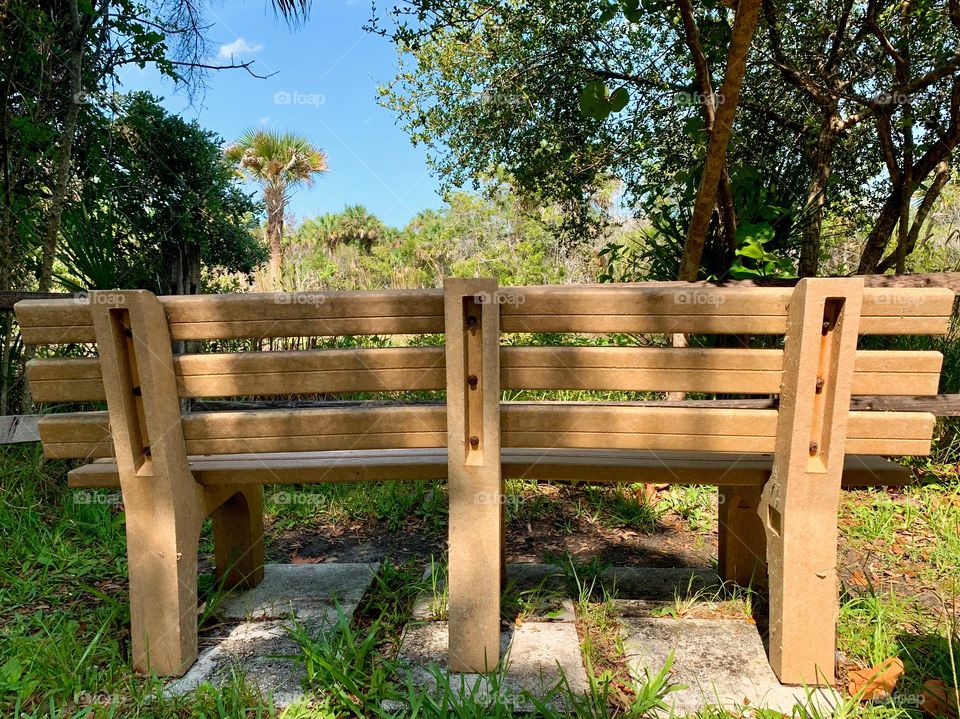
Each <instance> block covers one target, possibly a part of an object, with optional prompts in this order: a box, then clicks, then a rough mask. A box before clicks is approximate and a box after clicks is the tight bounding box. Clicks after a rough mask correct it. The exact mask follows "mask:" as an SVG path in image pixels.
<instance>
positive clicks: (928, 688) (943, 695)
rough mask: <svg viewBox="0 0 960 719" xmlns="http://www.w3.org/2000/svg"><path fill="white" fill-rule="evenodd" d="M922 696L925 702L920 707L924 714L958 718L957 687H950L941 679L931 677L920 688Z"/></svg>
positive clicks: (952, 718)
mask: <svg viewBox="0 0 960 719" xmlns="http://www.w3.org/2000/svg"><path fill="white" fill-rule="evenodd" d="M920 696H921V697H922V698H923V703H922V704H921V705H920V708H921V709H922V710H923V713H924V714H929V715H930V716H933V717H945V718H946V719H957V716H958V713H960V711H958V708H957V690H956V688H955V687H948V686H947V685H946V683H945V682H943V681H942V680H940V679H931V680H930V681H927V682H924V683H923V688H922V689H921V690H920Z"/></svg>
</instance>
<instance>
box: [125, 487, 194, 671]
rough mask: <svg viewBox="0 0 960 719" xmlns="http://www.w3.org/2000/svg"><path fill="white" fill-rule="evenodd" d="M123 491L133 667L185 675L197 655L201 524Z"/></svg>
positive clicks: (166, 507)
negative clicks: (134, 499)
mask: <svg viewBox="0 0 960 719" xmlns="http://www.w3.org/2000/svg"><path fill="white" fill-rule="evenodd" d="M129 494H130V493H129V492H126V491H125V492H124V504H125V508H126V522H127V559H128V563H129V575H130V640H131V644H132V653H133V668H134V670H135V671H137V672H140V673H143V674H157V675H162V676H180V675H182V674H183V673H184V672H185V671H186V670H187V669H189V668H190V666H191V665H192V664H193V662H194V661H195V660H196V658H197V550H198V544H199V539H200V522H198V521H196V519H195V517H191V516H189V515H180V516H178V515H177V514H175V513H174V512H173V511H171V510H172V508H171V507H169V506H164V505H165V504H166V503H165V502H162V501H157V502H155V503H154V502H151V501H150V499H149V498H141V499H140V501H131V499H132V498H129V497H128V495H129Z"/></svg>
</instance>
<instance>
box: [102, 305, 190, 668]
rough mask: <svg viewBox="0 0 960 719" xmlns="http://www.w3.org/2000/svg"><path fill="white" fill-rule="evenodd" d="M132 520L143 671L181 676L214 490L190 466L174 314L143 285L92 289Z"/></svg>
mask: <svg viewBox="0 0 960 719" xmlns="http://www.w3.org/2000/svg"><path fill="white" fill-rule="evenodd" d="M90 313H91V315H92V317H93V326H94V330H95V332H96V338H97V347H98V350H99V352H100V364H101V371H102V373H103V385H104V390H105V393H106V397H107V406H108V410H109V415H110V429H111V434H112V436H113V443H114V451H115V454H116V459H117V469H118V472H119V475H120V489H121V492H122V494H123V503H124V509H125V512H126V524H127V559H128V563H129V576H130V625H131V626H130V629H131V631H130V634H131V643H132V650H133V667H134V669H135V670H136V671H138V672H143V673H155V674H159V675H177V676H179V675H181V674H183V673H184V672H185V671H186V670H187V669H188V668H189V667H190V665H191V664H193V662H194V660H195V659H196V657H197V545H198V542H199V537H200V527H201V525H202V523H203V520H204V518H205V516H206V511H205V504H204V490H203V487H201V486H200V485H198V484H197V483H196V482H195V481H194V479H193V476H192V475H191V474H190V470H189V466H188V464H187V453H186V447H185V444H184V439H183V428H182V425H181V418H180V402H179V399H178V396H177V381H176V377H175V374H174V369H173V356H172V352H171V345H170V335H169V331H168V329H167V320H166V316H165V314H164V311H163V307H162V306H161V305H160V302H159V301H158V300H157V298H156V297H154V296H153V295H152V294H151V293H150V292H146V291H143V290H130V291H118V292H113V291H100V292H91V294H90Z"/></svg>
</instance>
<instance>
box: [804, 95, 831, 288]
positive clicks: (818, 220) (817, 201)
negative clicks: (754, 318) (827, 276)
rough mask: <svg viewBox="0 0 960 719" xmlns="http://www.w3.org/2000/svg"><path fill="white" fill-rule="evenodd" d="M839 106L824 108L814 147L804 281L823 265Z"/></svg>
mask: <svg viewBox="0 0 960 719" xmlns="http://www.w3.org/2000/svg"><path fill="white" fill-rule="evenodd" d="M838 119H839V118H838V117H837V102H836V100H834V101H833V102H832V103H830V105H828V106H827V107H825V108H823V117H822V119H821V121H820V132H819V133H818V134H817V142H816V145H815V146H814V150H813V157H812V158H811V159H812V162H811V165H812V172H811V175H810V183H809V184H808V185H807V203H806V207H807V212H808V213H809V214H808V215H807V221H806V223H804V227H803V233H802V241H801V242H802V244H801V246H800V266H799V272H798V274H799V275H800V277H816V276H817V269H818V267H819V261H820V231H821V228H822V226H823V215H824V213H825V211H826V207H827V186H828V185H829V184H830V175H831V174H832V172H833V149H834V145H835V144H836V141H837V132H836V126H837V121H838Z"/></svg>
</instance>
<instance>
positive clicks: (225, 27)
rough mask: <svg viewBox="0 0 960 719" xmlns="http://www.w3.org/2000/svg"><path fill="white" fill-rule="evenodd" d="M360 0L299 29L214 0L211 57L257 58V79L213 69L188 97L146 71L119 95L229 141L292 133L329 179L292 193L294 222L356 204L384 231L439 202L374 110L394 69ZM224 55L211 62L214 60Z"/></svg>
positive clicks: (392, 124)
mask: <svg viewBox="0 0 960 719" xmlns="http://www.w3.org/2000/svg"><path fill="white" fill-rule="evenodd" d="M369 15H370V4H369V2H366V1H365V0H362V1H361V0H334V1H333V2H330V1H329V0H317V1H316V2H314V3H313V8H312V10H311V14H310V17H309V18H308V20H307V21H306V22H305V23H304V24H303V25H302V27H299V28H293V29H291V28H290V27H288V26H287V24H286V23H285V22H284V21H283V20H282V19H280V18H278V17H276V16H275V15H274V13H273V10H272V9H271V8H270V6H269V3H268V2H267V0H244V1H243V2H234V1H231V2H224V3H222V4H219V3H213V4H211V6H210V10H209V17H208V19H209V20H210V21H211V22H213V23H214V24H213V26H212V27H211V28H210V29H209V31H208V35H209V38H210V41H211V43H210V45H211V53H212V54H213V55H214V56H215V57H214V58H212V59H213V60H215V61H218V62H224V61H227V62H229V58H230V55H231V53H232V55H233V58H234V60H235V61H237V62H240V61H247V60H255V62H254V64H253V66H252V69H253V70H255V71H256V72H257V73H258V74H262V75H267V74H270V73H276V74H274V75H273V76H272V77H270V78H268V79H266V80H259V79H257V78H255V77H252V76H250V75H249V74H248V73H246V72H245V71H243V70H225V71H218V72H212V73H211V74H210V76H209V78H208V88H207V90H206V92H205V93H204V94H203V95H202V96H198V97H196V98H195V100H194V104H193V106H192V107H191V106H190V103H189V100H188V98H187V97H186V96H185V95H183V94H178V93H176V92H175V90H174V88H173V86H172V84H171V83H169V82H166V81H165V80H163V79H162V78H160V77H159V76H158V74H157V73H156V71H154V70H151V69H149V68H148V69H146V70H139V69H137V68H131V69H128V70H127V71H126V72H125V73H124V75H123V76H122V78H121V80H122V82H123V89H125V90H128V91H129V90H150V91H151V92H154V93H155V94H158V95H161V96H163V97H164V98H165V99H164V105H165V106H166V107H167V109H168V110H169V111H171V112H175V113H179V114H181V115H183V116H184V117H186V118H188V119H197V120H198V121H199V122H200V123H201V124H202V125H203V126H204V127H207V128H210V129H211V130H214V131H216V132H218V133H219V134H220V135H222V136H223V137H224V138H225V139H226V140H230V139H232V138H234V137H236V136H237V135H239V134H240V133H241V132H243V131H244V130H245V129H248V128H250V127H254V126H264V127H273V128H277V129H289V130H296V131H298V132H301V133H303V134H305V135H306V136H307V137H309V138H310V140H311V141H312V142H313V143H314V144H316V145H319V146H320V147H322V148H324V149H325V150H326V151H327V154H328V158H329V164H330V172H328V173H327V174H325V175H323V176H321V177H320V178H319V180H318V181H317V182H316V183H315V184H314V185H313V187H311V188H300V189H298V190H297V191H296V193H295V194H294V196H293V198H292V200H291V204H290V212H292V213H293V214H294V215H295V216H297V217H298V218H302V217H312V216H314V215H317V214H322V213H324V212H336V211H339V210H342V209H343V207H344V206H345V205H352V204H362V205H365V206H366V207H367V208H368V209H369V210H370V211H371V212H373V213H374V214H376V215H377V216H379V217H380V219H382V220H383V221H385V222H387V223H388V224H390V225H398V226H402V225H403V224H405V223H406V222H407V221H408V220H409V219H410V218H411V217H412V216H413V215H414V214H416V213H417V212H418V211H420V210H421V209H425V208H428V207H440V206H441V205H442V204H443V203H442V200H441V198H440V197H439V195H438V192H437V186H438V183H437V181H436V179H435V178H434V177H432V176H431V174H430V172H429V169H428V168H427V165H426V160H425V154H424V152H423V149H422V148H415V147H413V146H412V145H411V143H410V141H409V139H408V138H407V136H406V134H405V133H404V132H403V130H401V129H400V127H399V126H398V125H397V121H396V117H395V116H394V115H393V113H392V112H391V111H389V110H387V109H385V108H382V107H380V106H379V105H377V102H376V86H377V85H378V84H380V83H383V82H386V81H388V80H390V79H391V78H392V77H393V76H394V74H395V69H396V64H397V59H396V53H395V51H394V48H393V46H392V44H391V43H390V42H389V40H387V39H385V38H382V37H379V36H376V35H371V34H369V33H366V32H364V31H363V29H362V26H363V24H364V22H365V21H366V20H367V19H368V18H369ZM218 54H219V55H221V57H219V58H218V57H216V56H217V55H218Z"/></svg>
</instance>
